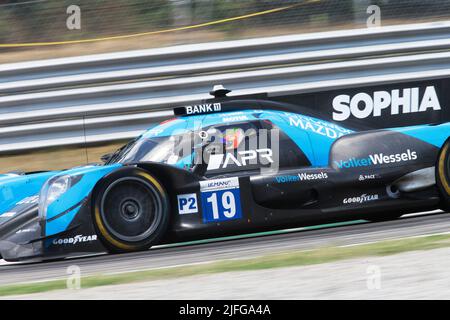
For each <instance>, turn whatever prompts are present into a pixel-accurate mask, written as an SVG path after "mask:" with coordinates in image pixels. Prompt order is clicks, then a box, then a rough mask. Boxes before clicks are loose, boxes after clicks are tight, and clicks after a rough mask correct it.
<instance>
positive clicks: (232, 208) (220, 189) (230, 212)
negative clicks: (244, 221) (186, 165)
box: [200, 178, 242, 223]
mask: <svg viewBox="0 0 450 320" xmlns="http://www.w3.org/2000/svg"><path fill="white" fill-rule="evenodd" d="M200 192H201V199H202V209H203V222H205V223H211V222H220V221H228V220H236V219H241V218H242V209H241V194H240V190H239V178H226V179H216V180H209V181H200Z"/></svg>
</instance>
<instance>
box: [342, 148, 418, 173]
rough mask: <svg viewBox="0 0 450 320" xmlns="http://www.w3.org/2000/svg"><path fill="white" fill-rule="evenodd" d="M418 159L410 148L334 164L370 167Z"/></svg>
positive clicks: (345, 167)
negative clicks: (404, 150) (401, 151)
mask: <svg viewBox="0 0 450 320" xmlns="http://www.w3.org/2000/svg"><path fill="white" fill-rule="evenodd" d="M417 159H418V155H417V152H416V151H412V150H410V149H408V150H406V152H403V153H396V154H388V155H386V154H384V153H377V154H371V155H369V156H368V157H367V158H350V159H348V160H339V161H334V165H335V166H336V167H337V168H339V169H349V168H359V167H369V166H374V165H384V164H392V163H400V162H408V161H414V160H417Z"/></svg>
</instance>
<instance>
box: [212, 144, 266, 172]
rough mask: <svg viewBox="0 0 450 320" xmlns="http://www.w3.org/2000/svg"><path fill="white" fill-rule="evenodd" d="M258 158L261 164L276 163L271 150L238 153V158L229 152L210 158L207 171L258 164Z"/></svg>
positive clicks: (213, 155)
mask: <svg viewBox="0 0 450 320" xmlns="http://www.w3.org/2000/svg"><path fill="white" fill-rule="evenodd" d="M258 157H259V159H260V160H262V161H261V162H263V161H264V163H267V164H269V163H274V161H273V153H272V150H271V149H256V150H244V151H238V152H237V157H236V156H234V154H233V153H230V152H227V153H225V154H212V155H211V156H210V157H209V162H208V168H207V170H217V169H226V168H227V167H228V166H229V165H235V166H238V167H243V166H247V165H249V164H255V163H257V160H258Z"/></svg>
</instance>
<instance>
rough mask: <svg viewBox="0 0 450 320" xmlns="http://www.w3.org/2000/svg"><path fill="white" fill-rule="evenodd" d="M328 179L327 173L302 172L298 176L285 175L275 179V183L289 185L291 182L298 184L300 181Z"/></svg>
mask: <svg viewBox="0 0 450 320" xmlns="http://www.w3.org/2000/svg"><path fill="white" fill-rule="evenodd" d="M325 179H328V174H327V173H326V172H322V171H321V172H317V173H316V172H314V173H307V172H302V173H299V174H297V175H284V176H278V177H275V181H276V182H277V183H289V182H298V181H314V180H325Z"/></svg>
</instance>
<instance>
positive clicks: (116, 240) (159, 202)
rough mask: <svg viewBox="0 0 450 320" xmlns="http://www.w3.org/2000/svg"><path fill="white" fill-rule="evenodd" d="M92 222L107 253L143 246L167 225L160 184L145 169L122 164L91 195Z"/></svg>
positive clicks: (151, 242)
mask: <svg viewBox="0 0 450 320" xmlns="http://www.w3.org/2000/svg"><path fill="white" fill-rule="evenodd" d="M93 221H94V226H95V229H96V231H97V234H98V235H99V238H100V240H101V241H102V243H103V245H104V246H105V247H106V249H107V250H108V251H109V252H110V253H124V252H134V251H142V250H147V249H149V248H150V247H151V246H153V245H155V244H158V242H159V241H160V240H161V238H162V237H163V236H164V235H165V233H166V231H167V228H168V225H169V201H168V196H167V193H166V191H165V189H164V187H163V186H162V184H161V183H160V182H159V181H158V180H157V179H156V178H154V177H153V176H152V175H150V174H149V173H147V172H146V171H143V170H140V169H137V168H125V169H121V170H118V171H116V172H114V173H112V174H110V175H109V176H107V177H106V178H105V179H104V180H103V181H102V182H101V184H100V185H99V187H98V188H96V191H95V196H94V198H93Z"/></svg>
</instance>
